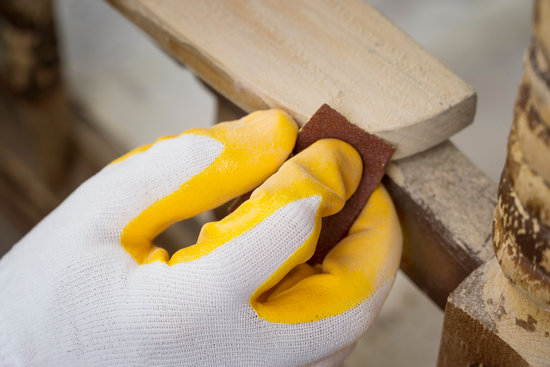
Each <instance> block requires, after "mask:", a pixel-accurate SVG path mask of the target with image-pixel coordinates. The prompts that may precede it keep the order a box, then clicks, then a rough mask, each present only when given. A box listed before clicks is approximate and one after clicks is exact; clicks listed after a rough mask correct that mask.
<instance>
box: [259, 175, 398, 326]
mask: <svg viewBox="0 0 550 367" xmlns="http://www.w3.org/2000/svg"><path fill="white" fill-rule="evenodd" d="M401 247H402V233H401V227H400V225H399V221H398V218H397V214H396V212H395V209H394V206H393V203H392V201H391V198H390V196H389V195H388V193H387V192H386V190H385V189H384V187H383V186H381V185H380V186H379V187H378V188H377V189H376V190H375V191H374V192H373V194H372V195H371V197H370V199H369V201H368V203H367V205H366V206H365V208H364V209H363V210H362V212H361V214H360V215H359V217H358V218H357V220H356V221H355V223H354V224H353V226H352V227H351V229H350V232H349V235H348V236H347V237H346V238H344V239H343V240H342V241H340V242H339V243H338V245H336V246H335V247H334V249H333V250H332V251H331V252H330V253H329V254H328V255H327V256H326V258H325V260H324V261H323V263H322V265H318V266H315V267H313V266H310V265H309V264H302V265H300V266H298V267H296V268H295V269H293V271H292V272H290V273H289V274H288V276H287V277H286V278H285V279H283V281H282V282H280V283H279V284H278V285H277V286H276V287H274V288H273V289H272V290H271V291H270V292H268V293H266V294H265V295H264V297H263V299H262V298H259V299H258V302H256V303H254V304H253V306H254V308H255V309H256V312H258V314H259V315H260V317H262V318H264V319H266V320H270V321H276V320H279V321H283V322H288V323H298V322H307V321H315V320H320V319H324V318H327V317H333V316H337V315H340V314H342V313H344V312H346V311H348V310H350V309H352V308H354V307H356V306H358V305H360V304H362V303H369V302H370V304H368V305H367V306H368V307H366V309H368V310H370V311H369V312H370V315H369V317H370V320H372V319H373V318H374V316H375V315H376V313H377V312H378V308H379V307H381V304H382V302H381V300H382V301H383V299H384V298H385V297H386V294H387V292H388V291H389V289H390V287H391V284H392V282H393V279H394V278H395V274H396V273H397V270H398V268H399V262H400V258H401ZM379 291H380V292H382V293H384V294H379ZM375 294H376V297H374V295H375ZM296 310H299V312H297V311H296ZM353 326H354V327H363V328H365V330H363V332H364V331H366V327H367V326H368V325H353Z"/></svg>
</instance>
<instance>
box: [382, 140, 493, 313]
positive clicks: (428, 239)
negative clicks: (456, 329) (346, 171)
mask: <svg viewBox="0 0 550 367" xmlns="http://www.w3.org/2000/svg"><path fill="white" fill-rule="evenodd" d="M387 174H388V175H387V177H386V179H385V180H384V183H385V184H386V187H387V188H388V191H389V192H390V194H391V195H392V198H393V199H394V204H395V206H396V209H397V213H398V215H399V219H400V222H401V225H402V227H403V232H404V248H403V261H402V264H401V267H402V269H403V270H404V271H405V272H406V273H407V275H408V276H409V277H410V278H411V279H412V280H413V281H414V282H415V283H416V284H417V285H418V286H419V287H420V288H421V289H422V290H423V291H424V292H425V293H426V294H427V295H428V296H430V298H431V299H432V300H433V301H434V302H436V303H437V304H438V305H439V306H440V307H441V308H443V307H445V302H446V300H447V296H448V295H449V293H450V292H451V291H452V290H453V289H455V288H456V286H458V284H459V283H460V282H461V281H462V280H463V279H464V278H465V277H466V276H468V274H470V272H472V271H473V270H474V269H476V268H477V267H478V266H479V265H481V264H482V263H483V262H485V261H487V260H488V259H489V258H490V257H491V256H492V254H493V252H492V251H493V250H492V243H491V222H492V217H493V210H494V207H495V205H496V195H497V187H496V184H495V183H494V182H493V181H492V180H490V179H489V178H488V177H487V176H486V175H485V174H484V173H483V172H481V170H480V169H479V168H477V167H475V166H474V165H473V164H472V163H471V162H470V161H469V160H468V159H467V158H466V157H465V156H464V155H463V154H462V153H461V152H460V151H459V150H458V149H457V148H456V147H455V146H454V145H453V144H452V143H450V142H448V141H447V142H444V143H442V144H440V145H438V146H437V147H434V148H432V149H430V150H428V151H426V152H423V153H420V154H417V155H415V156H412V157H409V158H405V159H401V160H398V161H395V162H393V164H392V165H390V166H389V167H388V169H387Z"/></svg>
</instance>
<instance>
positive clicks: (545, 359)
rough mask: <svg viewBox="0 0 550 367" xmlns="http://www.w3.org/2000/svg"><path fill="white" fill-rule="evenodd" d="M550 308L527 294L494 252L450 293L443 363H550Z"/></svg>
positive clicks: (446, 366)
mask: <svg viewBox="0 0 550 367" xmlns="http://www.w3.org/2000/svg"><path fill="white" fill-rule="evenodd" d="M549 351H550V313H548V312H546V311H545V310H544V309H543V308H541V307H539V306H537V304H535V303H534V302H533V301H531V300H530V299H528V298H527V297H525V295H524V293H523V292H522V291H520V290H519V289H518V288H516V287H515V286H514V285H513V284H512V283H511V282H510V281H509V280H508V278H506V276H505V275H504V274H503V273H502V271H501V269H500V266H499V264H498V261H497V260H496V259H495V258H493V259H492V260H490V261H488V262H487V263H486V264H484V265H482V266H480V267H479V269H477V270H476V271H474V272H473V273H472V274H471V275H470V276H469V277H468V278H467V279H466V280H465V281H464V282H463V283H462V284H461V285H460V286H459V287H458V288H457V289H456V290H455V291H454V292H453V293H452V295H451V296H450V297H449V302H448V304H447V308H446V309H445V320H444V325H443V335H442V337H441V349H440V351H439V360H438V366H439V367H455V366H456V367H463V366H472V365H483V366H502V367H522V366H550V355H549Z"/></svg>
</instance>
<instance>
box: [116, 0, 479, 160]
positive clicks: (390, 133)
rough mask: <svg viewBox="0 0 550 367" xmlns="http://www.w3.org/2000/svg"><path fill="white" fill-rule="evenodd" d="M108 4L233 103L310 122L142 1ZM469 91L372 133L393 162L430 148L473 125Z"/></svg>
mask: <svg viewBox="0 0 550 367" xmlns="http://www.w3.org/2000/svg"><path fill="white" fill-rule="evenodd" d="M106 1H107V2H108V3H110V4H111V5H112V6H113V7H114V8H116V9H117V10H118V11H120V12H121V13H122V14H124V15H125V16H126V17H127V18H128V19H130V20H131V21H132V22H134V23H135V24H136V25H137V26H138V27H140V28H141V29H142V30H144V31H145V32H146V33H147V34H148V35H149V36H151V37H152V38H153V39H154V40H155V41H157V42H158V43H159V45H160V46H161V47H162V48H163V49H164V50H165V51H166V52H167V53H168V54H169V55H171V56H172V57H174V58H175V59H176V60H177V61H178V62H181V63H183V64H185V66H186V67H188V68H189V69H190V70H192V71H193V72H194V73H195V74H197V75H198V76H199V77H200V78H201V80H203V81H204V82H205V83H206V84H207V85H208V86H210V87H211V88H212V89H214V90H215V91H216V92H218V93H220V94H221V95H223V96H225V97H226V98H227V99H229V100H231V101H232V102H233V103H234V104H235V105H237V106H238V107H239V108H241V109H242V110H244V111H246V112H249V113H250V112H253V111H256V110H261V109H267V108H282V109H284V110H285V111H287V112H288V113H289V114H291V115H292V117H293V118H294V119H295V120H296V121H297V122H298V124H299V125H300V126H302V125H304V124H305V123H306V122H307V121H308V118H309V116H303V115H300V114H297V113H294V111H293V110H292V108H290V106H284V105H279V104H277V103H276V102H274V101H272V100H268V99H265V98H263V97H262V96H261V95H260V94H258V93H254V91H252V90H250V89H247V88H245V87H243V86H242V85H240V83H239V81H238V80H236V79H235V78H234V77H233V76H231V75H230V74H228V73H227V72H225V71H224V69H223V66H222V65H221V63H216V62H215V58H213V57H211V56H209V55H205V54H203V53H202V52H201V51H200V50H198V49H196V48H195V47H194V46H193V44H192V42H190V41H189V40H186V39H185V38H184V37H183V36H182V35H178V37H175V36H174V35H173V34H172V33H171V32H170V31H169V30H167V29H164V28H163V27H161V26H159V24H161V23H162V22H161V21H160V20H158V19H155V17H154V15H153V14H151V13H150V12H148V11H147V9H144V8H143V7H142V6H141V5H140V4H139V2H133V1H128V0H106ZM243 72H246V70H243ZM468 92H469V94H468V95H467V96H466V97H465V98H464V99H462V100H461V101H459V102H458V103H456V104H453V105H451V106H450V107H449V108H447V109H446V110H445V111H443V112H442V113H440V114H436V115H433V116H429V117H427V118H426V119H425V120H422V121H419V122H417V123H416V124H414V125H411V126H408V127H403V128H401V129H399V130H397V131H396V130H392V129H387V130H379V131H369V132H371V133H374V134H376V135H377V136H379V137H381V138H383V139H384V140H385V141H387V142H389V143H390V144H392V145H394V146H395V147H397V150H396V152H395V153H394V155H393V156H392V160H396V159H400V158H404V157H408V156H411V155H413V154H416V153H418V152H420V151H423V150H426V149H429V148H431V147H433V146H435V145H437V144H439V143H441V142H442V141H444V140H446V139H447V138H448V137H449V136H451V135H453V134H455V133H456V132H458V131H460V130H461V129H463V128H464V127H466V126H467V125H469V124H471V123H472V121H473V118H474V115H475V111H476V105H477V95H476V93H475V92H474V90H473V89H472V88H471V87H468ZM322 102H323V103H324V102H327V101H322Z"/></svg>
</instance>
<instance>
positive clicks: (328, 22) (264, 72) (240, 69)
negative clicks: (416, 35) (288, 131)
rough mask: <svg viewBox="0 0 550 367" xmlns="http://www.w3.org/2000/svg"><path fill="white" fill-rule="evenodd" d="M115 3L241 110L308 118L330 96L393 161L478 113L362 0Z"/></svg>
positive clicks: (449, 77) (460, 85)
mask: <svg viewBox="0 0 550 367" xmlns="http://www.w3.org/2000/svg"><path fill="white" fill-rule="evenodd" d="M109 2H110V3H111V4H113V5H114V6H115V7H116V8H117V9H119V10H120V11H121V12H123V13H124V14H125V15H126V16H127V17H128V18H130V19H131V20H132V21H134V22H135V23H136V24H137V25H138V26H140V27H141V28H142V29H144V30H145V31H146V32H147V33H149V34H150V35H151V36H152V37H153V38H154V39H155V40H157V41H158V42H159V43H160V44H161V45H162V46H163V47H164V48H165V49H166V50H167V51H168V52H169V53H170V54H171V55H173V56H174V57H175V58H176V59H178V60H180V61H182V62H183V63H185V64H186V66H188V67H189V68H191V69H192V70H194V71H195V72H196V73H197V74H198V75H199V76H200V77H201V78H202V79H203V80H204V81H206V83H208V84H209V85H211V86H212V87H213V88H214V89H216V90H218V91H219V92H220V93H221V94H223V95H225V96H226V97H227V98H229V99H230V100H231V101H233V102H234V103H235V104H237V105H238V106H239V107H241V108H242V109H244V110H246V111H252V110H257V109H264V108H268V107H277V108H282V109H284V110H286V111H287V112H289V113H290V114H291V115H292V116H293V117H294V118H296V120H297V121H298V122H299V123H301V124H303V123H305V122H306V121H307V119H308V118H309V117H310V116H311V115H312V114H313V112H314V111H315V110H317V108H319V106H320V105H321V104H323V103H328V104H329V105H331V106H332V107H333V108H335V109H336V110H338V111H339V112H341V113H342V114H343V115H345V116H346V117H347V118H349V119H350V120H351V121H353V122H354V123H356V124H357V125H359V126H360V127H362V128H364V129H365V130H367V131H369V132H371V133H376V134H377V135H379V136H381V137H383V138H384V139H386V140H387V141H389V142H391V143H393V144H395V145H396V146H397V152H396V154H395V155H394V158H395V159H397V158H399V157H404V156H408V155H410V154H412V153H414V152H418V151H422V150H425V149H426V148H429V147H431V146H433V145H435V144H437V143H439V142H441V141H444V140H445V139H447V138H448V137H449V136H451V135H452V134H453V133H455V132H456V131H458V130H459V129H461V128H462V127H464V126H465V125H467V124H469V123H470V122H471V121H472V118H473V114H474V109H475V101H476V99H475V94H474V92H473V90H472V89H471V88H470V87H469V86H468V85H466V84H465V83H464V82H463V81H461V80H460V79H459V78H458V77H456V76H455V75H454V74H453V73H452V72H450V71H449V70H448V69H447V68H445V67H444V66H443V65H442V64H441V63H439V62H438V61H437V60H435V59H434V58H433V57H432V56H430V55H429V54H428V53H427V52H426V51H425V50H423V49H422V48H421V47H420V46H418V45H417V44H416V43H415V42H414V41H413V40H412V39H411V38H409V37H408V36H407V35H406V34H404V33H403V32H402V31H400V30H399V29H398V28H397V27H395V26H394V25H393V24H392V23H390V22H389V21H388V20H387V19H386V18H384V17H383V16H382V15H381V14H380V13H378V12H377V11H376V10H375V9H373V8H371V7H370V6H369V5H368V4H366V3H365V2H364V1H360V0H345V1H338V2H334V1H307V0H305V1H275V0H273V1H261V2H259V1H258V2H244V1H239V0H229V1H223V2H220V1H210V0H208V1H201V2H196V1H192V0H187V1H180V0H109Z"/></svg>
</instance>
